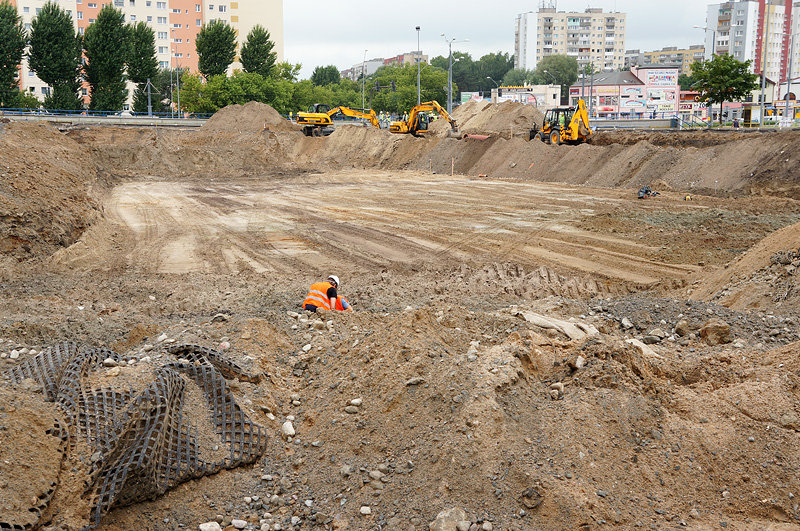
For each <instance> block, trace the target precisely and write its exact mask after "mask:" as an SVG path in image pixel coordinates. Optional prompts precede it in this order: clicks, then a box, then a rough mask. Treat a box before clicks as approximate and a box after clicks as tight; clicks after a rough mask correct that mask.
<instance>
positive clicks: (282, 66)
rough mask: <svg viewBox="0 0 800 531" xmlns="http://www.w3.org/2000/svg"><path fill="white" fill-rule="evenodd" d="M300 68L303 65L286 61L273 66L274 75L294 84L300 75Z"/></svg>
mask: <svg viewBox="0 0 800 531" xmlns="http://www.w3.org/2000/svg"><path fill="white" fill-rule="evenodd" d="M301 68H303V65H301V64H299V63H298V64H292V63H289V62H288V61H283V62H280V63H277V64H276V65H275V75H276V77H278V78H280V79H285V80H286V81H291V82H293V83H294V82H295V81H297V76H299V75H300V69H301Z"/></svg>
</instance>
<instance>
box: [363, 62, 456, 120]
mask: <svg viewBox="0 0 800 531" xmlns="http://www.w3.org/2000/svg"><path fill="white" fill-rule="evenodd" d="M420 78H421V83H420V85H421V90H420V92H421V97H422V101H430V100H436V101H438V102H440V103H441V102H446V101H447V72H446V71H444V70H442V69H441V68H437V67H435V66H432V65H425V66H424V67H423V68H422V71H421V74H420ZM392 81H394V85H395V90H394V91H393V90H391V89H381V90H380V91H378V90H377V89H376V88H375V85H376V82H377V84H378V85H380V86H383V87H386V86H391V84H392ZM360 89H361V83H359V94H358V96H359V101H358V107H361V101H360V99H361V98H360V96H361V94H360ZM364 89H365V99H366V104H367V106H370V101H372V108H373V109H375V110H376V111H387V112H395V113H403V112H405V111H408V110H410V109H411V108H412V107H413V106H415V105H416V104H417V67H416V66H414V65H403V66H384V67H381V68H379V69H378V71H377V72H375V74H373V75H372V76H370V77H369V78H368V79H367V80H366V81H365V83H364ZM457 90H458V85H454V86H453V91H454V93H455V92H456V91H457Z"/></svg>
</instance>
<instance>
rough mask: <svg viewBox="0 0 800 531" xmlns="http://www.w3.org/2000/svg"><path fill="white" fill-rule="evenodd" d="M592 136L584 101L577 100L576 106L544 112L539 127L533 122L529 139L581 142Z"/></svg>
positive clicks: (551, 142)
mask: <svg viewBox="0 0 800 531" xmlns="http://www.w3.org/2000/svg"><path fill="white" fill-rule="evenodd" d="M591 136H592V128H591V127H590V126H589V113H588V112H586V102H585V101H583V100H578V107H577V108H575V107H557V108H555V109H550V110H548V111H547V112H546V113H545V114H544V121H543V122H542V127H541V129H540V128H539V126H538V124H533V128H531V131H530V140H533V139H534V138H536V137H539V138H541V140H542V142H546V143H548V144H581V143H583V142H586V141H587V140H589V137H591Z"/></svg>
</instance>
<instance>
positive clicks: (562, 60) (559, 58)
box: [536, 55, 578, 103]
mask: <svg viewBox="0 0 800 531" xmlns="http://www.w3.org/2000/svg"><path fill="white" fill-rule="evenodd" d="M536 77H537V81H538V83H542V84H548V83H552V82H553V78H555V83H556V84H558V85H561V102H562V103H566V102H567V101H568V100H569V88H570V87H571V86H572V85H573V83H575V81H577V79H578V61H577V59H575V58H574V57H570V56H568V55H549V56H547V57H545V58H543V59H542V60H541V61H539V63H538V64H537V65H536Z"/></svg>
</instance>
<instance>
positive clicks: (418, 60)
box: [417, 26, 422, 105]
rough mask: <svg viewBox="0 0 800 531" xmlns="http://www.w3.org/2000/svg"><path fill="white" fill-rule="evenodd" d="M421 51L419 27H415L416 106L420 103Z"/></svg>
mask: <svg viewBox="0 0 800 531" xmlns="http://www.w3.org/2000/svg"><path fill="white" fill-rule="evenodd" d="M420 62H422V50H420V49H419V26H417V105H419V104H420V103H422V99H421V96H422V91H421V89H420V76H421V74H422V66H421V65H420Z"/></svg>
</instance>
